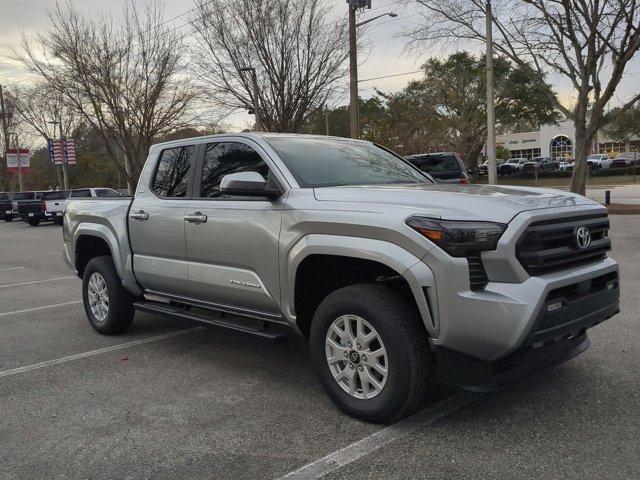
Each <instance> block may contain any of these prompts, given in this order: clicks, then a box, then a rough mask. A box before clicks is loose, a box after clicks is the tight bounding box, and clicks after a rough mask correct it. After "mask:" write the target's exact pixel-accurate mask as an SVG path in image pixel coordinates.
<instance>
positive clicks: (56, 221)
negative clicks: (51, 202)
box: [53, 217, 62, 225]
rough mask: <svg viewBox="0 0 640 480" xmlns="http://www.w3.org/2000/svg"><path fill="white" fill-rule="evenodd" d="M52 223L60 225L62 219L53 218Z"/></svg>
mask: <svg viewBox="0 0 640 480" xmlns="http://www.w3.org/2000/svg"><path fill="white" fill-rule="evenodd" d="M53 223H55V224H56V225H62V217H56V218H54V219H53Z"/></svg>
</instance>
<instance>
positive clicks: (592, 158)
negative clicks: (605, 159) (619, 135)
mask: <svg viewBox="0 0 640 480" xmlns="http://www.w3.org/2000/svg"><path fill="white" fill-rule="evenodd" d="M600 158H601V156H600V155H589V156H588V157H587V160H600Z"/></svg>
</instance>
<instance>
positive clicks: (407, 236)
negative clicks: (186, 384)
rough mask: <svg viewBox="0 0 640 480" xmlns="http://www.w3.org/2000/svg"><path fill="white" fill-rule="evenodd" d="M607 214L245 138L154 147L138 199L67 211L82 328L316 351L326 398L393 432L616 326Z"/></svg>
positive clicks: (535, 194) (530, 193)
mask: <svg viewBox="0 0 640 480" xmlns="http://www.w3.org/2000/svg"><path fill="white" fill-rule="evenodd" d="M608 229H609V220H608V217H607V211H606V209H605V208H604V207H602V206H601V205H599V204H597V203H595V202H592V201H591V200H589V199H587V198H584V197H582V196H579V195H574V194H571V193H565V192H560V191H557V190H549V189H538V188H520V187H499V186H483V185H449V184H437V183H434V182H433V181H432V180H431V178H430V177H429V176H428V175H425V174H423V173H421V172H420V171H419V170H417V169H416V168H415V167H413V166H412V165H410V164H409V163H407V162H406V161H405V160H403V159H402V158H401V157H399V156H397V155H395V154H394V153H392V152H390V151H388V150H386V149H384V148H382V147H380V146H377V145H375V144H372V143H369V142H364V141H354V140H348V139H339V138H331V137H316V136H300V135H291V134H250V133H247V134H234V135H217V136H208V137H200V138H192V139H187V140H180V141H174V142H168V143H163V144H159V145H154V146H153V147H151V150H150V152H149V157H148V159H147V162H146V165H145V167H144V170H143V172H142V174H141V176H140V180H139V183H138V187H137V191H136V194H135V197H134V198H133V200H131V199H113V200H110V199H107V200H103V201H101V202H91V201H83V202H74V201H70V202H69V204H68V205H67V209H66V214H65V216H64V256H65V259H66V261H67V262H68V264H69V265H70V266H71V268H73V269H74V270H75V271H76V272H77V274H78V276H79V277H81V278H82V280H83V299H84V306H85V310H86V314H87V317H88V319H89V322H90V323H91V325H92V326H93V328H95V329H96V330H97V331H98V332H100V333H103V334H118V333H123V332H124V331H125V330H127V328H128V327H129V326H130V325H131V322H132V320H133V317H134V313H135V311H136V310H141V311H146V312H155V313H158V314H163V315H169V316H172V317H176V318H181V319H188V320H192V321H193V320H195V321H198V322H202V323H206V324H213V325H217V326H221V327H228V328H232V329H234V330H237V331H242V332H245V333H248V334H254V335H261V336H263V337H266V338H270V339H279V338H281V337H282V336H283V334H284V333H283V332H286V330H293V331H295V332H297V333H299V334H301V335H304V336H305V337H307V338H308V339H309V342H310V352H311V362H312V364H313V366H314V368H315V371H316V372H317V374H318V376H319V379H320V382H321V383H322V385H323V387H324V389H325V391H326V392H327V394H328V396H329V397H330V398H331V399H332V400H333V401H334V402H335V403H336V405H337V406H338V407H339V408H340V409H342V410H343V411H345V412H347V413H348V414H350V415H353V416H355V417H358V418H360V419H364V420H367V421H373V422H388V421H393V420H395V419H398V418H400V417H402V416H405V415H407V414H409V413H411V412H413V411H414V410H415V409H416V408H418V407H419V406H420V404H421V403H422V402H423V400H424V398H425V395H426V394H427V393H428V392H429V388H430V385H432V384H433V382H436V381H438V382H444V383H447V384H450V385H455V386H458V387H460V388H465V389H471V390H481V389H492V388H497V387H500V386H502V385H505V384H507V383H509V382H511V381H512V380H513V379H515V378H518V377H520V376H522V375H523V374H526V373H528V372H531V371H533V370H537V369H540V368H543V367H548V366H553V365H557V364H559V363H562V362H563V361H565V360H567V359H569V358H572V357H574V356H575V355H577V354H579V353H581V352H582V351H584V350H585V349H586V348H587V347H588V346H589V340H588V338H587V335H586V331H587V330H588V329H589V328H591V327H592V326H594V325H596V324H598V323H600V322H602V321H604V320H606V319H608V318H610V317H612V316H613V315H615V314H616V313H617V312H618V311H619V285H618V281H619V280H618V265H617V263H616V262H615V261H614V260H613V259H611V258H609V257H608V256H607V252H608V250H610V247H611V244H610V240H609V238H608V234H607V232H608Z"/></svg>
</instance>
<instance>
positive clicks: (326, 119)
mask: <svg viewBox="0 0 640 480" xmlns="http://www.w3.org/2000/svg"><path fill="white" fill-rule="evenodd" d="M324 134H325V135H326V136H327V137H328V136H329V109H326V110H325V111H324Z"/></svg>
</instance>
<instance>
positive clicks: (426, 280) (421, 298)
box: [282, 234, 438, 337]
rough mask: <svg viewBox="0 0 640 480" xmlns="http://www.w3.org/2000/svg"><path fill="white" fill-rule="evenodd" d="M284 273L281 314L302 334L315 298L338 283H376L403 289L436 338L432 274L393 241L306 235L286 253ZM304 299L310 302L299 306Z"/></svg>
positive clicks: (345, 284)
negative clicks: (327, 276)
mask: <svg viewBox="0 0 640 480" xmlns="http://www.w3.org/2000/svg"><path fill="white" fill-rule="evenodd" d="M284 274H285V276H286V280H285V282H283V283H284V285H283V286H285V288H284V289H283V298H282V300H283V302H282V303H283V312H284V314H285V315H286V317H287V318H288V319H289V322H290V323H291V325H292V326H294V327H295V328H297V329H298V330H299V331H300V332H301V333H303V334H306V333H307V331H308V326H309V324H310V318H309V317H310V316H312V315H313V312H315V308H317V305H318V304H319V301H321V300H322V298H319V297H322V296H323V295H326V294H328V293H330V292H331V291H335V290H336V289H338V288H341V287H343V286H347V285H352V284H356V283H363V282H378V281H380V282H381V283H388V284H389V285H390V286H392V287H393V288H399V289H401V290H402V289H404V291H406V293H407V294H408V295H409V296H410V301H412V302H413V303H415V306H416V308H417V310H418V312H419V314H420V317H421V318H422V320H423V323H424V326H425V328H426V330H427V332H428V333H429V335H430V336H431V337H436V336H437V333H438V323H437V299H436V290H435V287H436V285H435V279H434V276H433V273H432V271H431V269H429V267H428V266H427V265H426V264H424V263H423V262H421V260H420V259H419V258H417V257H415V256H414V255H413V254H411V253H410V252H408V251H406V250H404V249H403V248H402V247H400V246H398V245H395V244H392V243H389V242H386V241H382V240H375V239H368V238H359V237H346V236H337V235H320V234H312V235H307V236H305V237H303V238H302V239H300V240H299V241H298V242H297V243H296V244H295V245H294V247H293V248H291V250H290V251H289V254H288V255H287V257H286V266H285V272H284ZM323 275H329V281H334V280H335V281H336V283H335V284H333V285H329V286H327V285H324V284H323V279H322V276H323ZM378 276H381V277H382V278H378ZM310 290H311V291H312V293H311V294H309V291H310ZM314 292H315V293H314ZM305 301H308V302H310V305H304V302H305Z"/></svg>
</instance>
